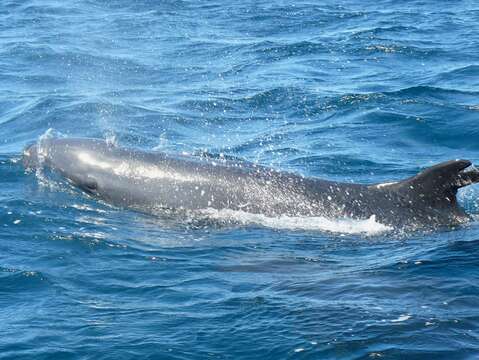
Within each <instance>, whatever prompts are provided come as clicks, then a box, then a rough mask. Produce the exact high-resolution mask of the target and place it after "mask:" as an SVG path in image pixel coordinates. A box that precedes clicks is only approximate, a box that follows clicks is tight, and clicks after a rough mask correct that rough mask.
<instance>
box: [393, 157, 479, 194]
mask: <svg viewBox="0 0 479 360" xmlns="http://www.w3.org/2000/svg"><path fill="white" fill-rule="evenodd" d="M471 165H472V164H471V162H470V161H468V160H450V161H445V162H443V163H440V164H437V165H434V166H431V167H429V168H427V169H425V170H423V171H421V172H420V173H419V174H417V175H416V176H414V177H412V178H409V179H407V180H404V181H403V182H401V184H402V185H403V186H407V187H408V189H409V190H411V191H414V192H416V193H417V194H418V196H420V197H421V198H423V199H429V200H430V201H433V202H435V203H442V202H445V203H449V204H456V194H457V190H458V189H459V188H461V187H463V186H467V185H471V184H473V183H476V182H479V171H478V170H477V169H473V170H470V171H463V170H464V169H466V168H468V167H469V166H471Z"/></svg>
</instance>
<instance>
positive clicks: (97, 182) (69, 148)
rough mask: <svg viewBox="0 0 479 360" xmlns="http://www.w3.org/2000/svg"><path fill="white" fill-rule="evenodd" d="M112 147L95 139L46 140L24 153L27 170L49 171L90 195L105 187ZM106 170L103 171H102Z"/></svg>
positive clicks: (28, 147) (26, 149)
mask: <svg viewBox="0 0 479 360" xmlns="http://www.w3.org/2000/svg"><path fill="white" fill-rule="evenodd" d="M112 148H113V145H109V144H108V143H106V142H104V141H101V140H93V139H43V140H41V141H40V142H39V143H36V144H32V145H29V146H27V147H26V148H25V150H24V151H23V164H24V166H25V168H26V169H39V168H43V167H45V168H49V169H51V170H53V171H54V172H56V173H59V174H60V175H62V176H63V177H65V178H66V179H67V180H68V181H69V182H70V183H72V184H73V185H75V186H77V187H79V188H80V189H82V190H84V191H85V192H87V193H90V194H96V195H97V193H98V192H99V190H100V189H99V188H100V186H101V185H104V184H105V174H104V173H105V171H104V170H105V169H106V168H107V167H108V166H110V165H111V164H110V163H109V162H108V161H109V159H108V154H109V153H111V151H112ZM102 170H103V171H102Z"/></svg>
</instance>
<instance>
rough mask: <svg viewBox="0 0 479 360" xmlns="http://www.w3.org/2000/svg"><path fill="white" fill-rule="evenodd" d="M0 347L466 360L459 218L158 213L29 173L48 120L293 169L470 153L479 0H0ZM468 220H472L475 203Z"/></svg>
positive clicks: (467, 271)
mask: <svg viewBox="0 0 479 360" xmlns="http://www.w3.org/2000/svg"><path fill="white" fill-rule="evenodd" d="M0 17H1V20H2V21H0V187H1V191H0V333H1V336H0V358H1V359H23V358H25V359H27V358H28V359H235V360H236V359H275V360H276V359H373V358H374V359H376V358H378V359H379V358H381V359H476V358H479V223H478V220H476V219H477V215H476V214H479V201H478V199H479V188H478V187H475V186H471V187H468V188H467V189H464V190H462V191H461V193H460V194H459V199H460V202H461V204H462V205H463V206H464V207H465V208H466V209H467V211H468V212H469V213H471V214H472V215H473V220H472V221H471V222H470V223H468V224H465V225H463V226H460V227H457V228H443V229H437V230H436V231H429V232H409V233H404V232H401V233H398V232H395V231H394V230H391V229H385V228H384V226H383V225H382V224H379V223H377V222H376V221H375V220H374V218H372V219H367V220H364V221H352V220H347V219H325V218H285V217H281V218H268V217H265V216H262V215H261V214H259V215H253V214H247V213H231V212H228V211H227V210H225V211H220V212H217V213H214V214H210V215H211V216H210V219H205V220H203V221H195V220H194V219H190V218H185V217H181V216H180V217H178V216H171V217H154V216H151V215H145V214H140V213H137V212H134V211H131V210H128V209H119V208H114V207H111V206H108V205H107V204H103V203H101V202H99V201H96V200H95V199H92V198H88V197H87V196H85V195H83V194H82V193H81V192H79V191H77V190H75V189H71V188H69V187H66V186H64V185H61V184H60V185H59V184H57V183H55V182H53V181H50V180H49V179H45V178H42V177H40V176H38V175H37V174H35V173H26V172H25V171H24V169H23V166H22V164H21V161H20V157H21V152H22V149H23V147H24V146H25V145H26V144H28V143H31V142H35V141H38V139H39V138H40V137H41V136H45V134H47V135H48V134H52V133H56V134H60V136H67V137H97V138H105V139H109V140H112V141H115V142H117V143H119V144H121V145H124V146H131V147H139V148H143V149H156V150H160V151H167V152H187V153H192V154H201V153H204V152H206V153H209V154H212V155H213V156H215V155H220V154H224V156H233V157H237V158H241V159H245V160H248V161H253V162H257V163H259V164H263V165H267V166H271V167H274V168H277V169H280V170H286V171H293V172H297V173H301V174H304V175H306V176H318V177H322V178H328V179H334V180H341V181H354V182H361V183H369V182H384V181H392V180H398V179H402V178H404V177H407V176H411V175H413V174H415V173H416V172H417V171H419V170H420V169H422V168H424V167H426V166H429V165H431V164H434V163H436V162H439V161H443V160H448V159H455V158H465V159H469V160H471V161H473V162H475V163H478V164H479V126H478V120H479V3H478V2H476V1H467V0H464V1H448V2H437V1H431V0H424V1H407V2H406V1H385V0H378V1H374V2H372V1H369V2H365V1H360V0H349V1H332V0H326V1H322V2H314V1H282V0H272V1H237V0H233V1H227V2H226V1H225V2H219V1H190V0H188V1H186V0H183V1H181V0H179V1H172V0H165V1H147V0H130V1H126V0H111V1H93V0H72V1H65V2H62V1H54V0H22V1H20V0H2V1H1V4H0ZM474 215H476V216H475V217H474Z"/></svg>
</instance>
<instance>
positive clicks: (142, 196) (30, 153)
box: [23, 139, 479, 228]
mask: <svg viewBox="0 0 479 360" xmlns="http://www.w3.org/2000/svg"><path fill="white" fill-rule="evenodd" d="M23 162H24V165H25V167H26V168H27V169H35V168H40V167H41V168H46V169H50V170H52V171H53V172H56V173H58V174H60V175H61V176H63V177H64V178H65V179H66V180H67V181H68V182H70V183H72V184H73V185H75V186H77V187H78V188H80V189H82V190H83V191H84V192H86V193H88V194H89V195H91V196H94V197H98V198H100V199H103V200H104V201H105V202H107V203H110V204H113V205H115V206H120V207H128V208H133V209H136V210H140V211H143V212H148V213H155V214H156V213H159V212H161V211H162V210H164V209H173V210H193V211H196V210H198V211H201V210H206V209H211V208H213V209H218V210H220V209H231V210H241V211H245V212H250V213H258V214H264V215H267V216H281V215H287V216H325V217H329V218H338V217H349V218H353V219H368V218H370V217H371V216H375V218H376V220H377V221H379V222H381V223H383V224H385V225H389V226H394V227H405V226H406V227H415V228H417V227H435V226H439V225H455V224H459V223H462V222H464V221H467V220H468V219H469V216H468V215H467V214H466V212H465V211H464V210H463V209H462V208H461V207H460V206H459V205H458V203H457V199H456V194H457V190H458V189H459V188H461V187H463V186H467V185H470V184H473V183H476V182H479V171H477V170H476V169H473V170H470V171H464V170H465V169H466V168H468V167H469V166H470V165H471V162H470V161H467V160H451V161H446V162H443V163H440V164H437V165H435V166H432V167H430V168H427V169H425V170H423V171H421V172H420V173H418V174H417V175H416V176H413V177H411V178H408V179H405V180H402V181H399V182H394V183H384V184H372V185H364V184H351V183H341V182H335V181H328V180H322V179H318V178H307V177H303V176H300V175H297V174H293V173H287V172H280V171H277V170H274V169H270V168H267V167H263V166H259V165H255V164H252V163H248V162H239V161H229V160H228V161H226V160H218V159H208V158H203V157H197V156H174V155H168V154H164V153H160V152H148V151H140V150H135V149H128V148H121V147H117V146H115V145H112V144H109V143H107V142H105V141H103V140H97V139H44V140H41V141H40V142H39V143H38V144H34V145H31V146H29V147H27V148H26V149H25V150H24V153H23Z"/></svg>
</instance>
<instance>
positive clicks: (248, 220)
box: [203, 209, 392, 235]
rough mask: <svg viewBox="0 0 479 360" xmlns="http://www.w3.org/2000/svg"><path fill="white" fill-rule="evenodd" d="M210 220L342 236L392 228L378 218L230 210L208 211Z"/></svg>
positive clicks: (368, 233) (372, 232)
mask: <svg viewBox="0 0 479 360" xmlns="http://www.w3.org/2000/svg"><path fill="white" fill-rule="evenodd" d="M203 214H205V215H207V216H208V217H209V218H210V219H213V220H219V221H225V222H234V223H239V224H242V225H253V224H255V225H260V226H264V227H268V228H273V229H282V230H306V231H327V232H333V233H341V234H364V235H377V234H381V233H384V232H387V231H391V230H392V227H390V226H387V225H384V224H381V223H380V222H377V221H376V216H375V215H372V216H371V217H370V218H369V219H361V220H358V219H349V218H339V219H329V218H326V217H324V216H286V215H282V216H278V217H270V216H266V215H263V214H253V213H248V212H244V211H237V210H229V209H222V210H216V209H207V210H205V211H203Z"/></svg>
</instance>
